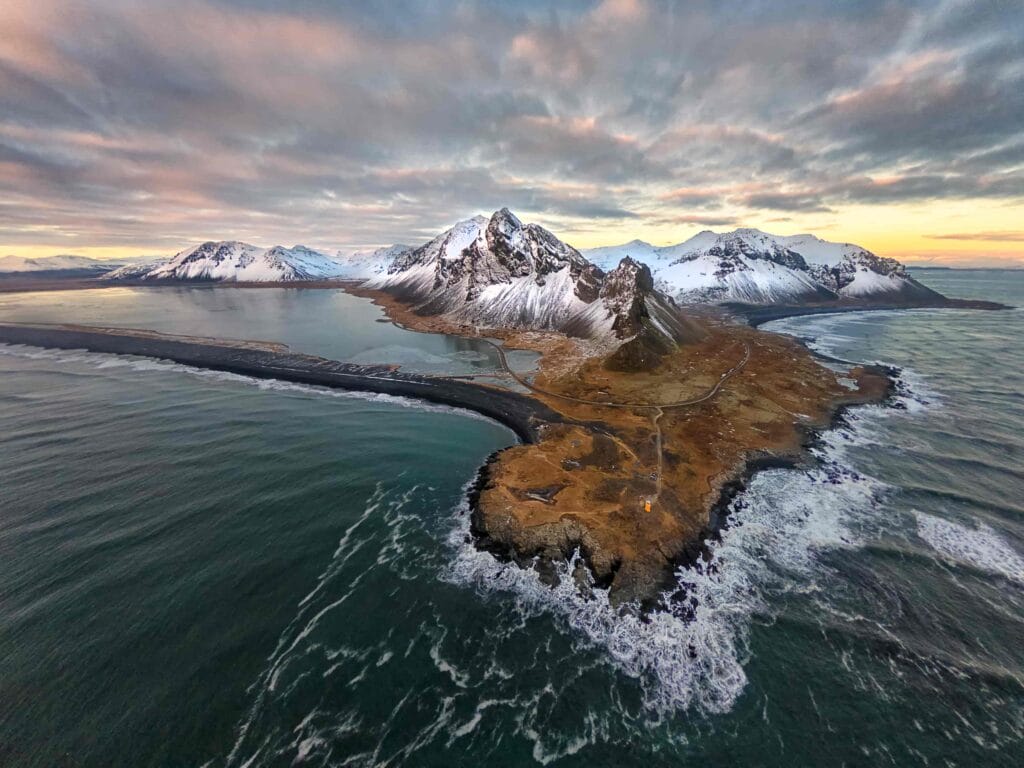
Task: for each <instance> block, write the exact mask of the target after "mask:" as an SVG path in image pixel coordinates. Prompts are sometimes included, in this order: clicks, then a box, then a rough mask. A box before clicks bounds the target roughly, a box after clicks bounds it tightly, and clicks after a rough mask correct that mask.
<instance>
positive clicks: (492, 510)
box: [350, 287, 893, 610]
mask: <svg viewBox="0 0 1024 768" xmlns="http://www.w3.org/2000/svg"><path fill="white" fill-rule="evenodd" d="M350 292H352V293H354V294H355V295H358V296H363V297H365V298H369V299H370V300H371V301H373V302H374V303H375V304H377V305H378V306H380V307H382V308H383V309H384V311H385V313H386V314H387V315H388V317H389V318H390V319H391V320H392V321H393V322H396V323H399V324H400V325H401V326H402V327H405V328H408V329H410V330H418V331H423V332H445V333H449V334H456V335H469V336H474V337H478V338H479V337H488V336H490V337H500V338H501V339H502V342H503V343H504V345H505V346H506V347H507V348H520V349H529V350H531V351H535V352H538V353H540V354H541V359H540V361H539V364H538V370H537V373H536V375H535V376H534V378H533V382H532V383H531V386H530V389H531V391H532V394H533V395H534V396H535V397H536V398H537V399H540V400H542V401H543V402H545V403H546V404H547V405H548V406H549V407H551V408H553V409H554V410H556V411H558V412H559V413H561V414H562V415H563V416H564V417H565V419H566V421H565V423H564V424H563V425H560V427H558V428H555V429H552V430H549V431H548V433H547V435H546V436H545V439H544V440H542V441H541V442H540V443H539V444H536V445H532V446H529V447H525V446H521V447H513V448H509V449H505V450H503V451H500V452H498V453H497V454H495V455H492V456H490V457H489V458H488V460H487V461H486V462H485V464H484V465H483V466H482V467H481V468H480V470H479V471H478V473H477V476H476V478H475V479H474V481H473V483H472V484H471V487H470V490H469V492H468V503H469V509H470V515H471V517H470V522H471V534H472V535H473V537H474V539H475V543H476V546H477V547H479V548H481V549H483V550H485V551H488V552H490V553H491V554H492V555H494V556H496V557H498V558H499V559H501V560H504V561H514V562H516V563H517V564H518V565H520V566H522V567H527V568H529V567H532V568H534V569H535V570H536V571H537V572H538V573H539V574H540V575H541V578H542V579H547V580H550V579H553V578H557V576H556V574H557V570H558V569H557V568H556V567H555V566H556V564H557V563H559V562H565V561H568V560H570V559H571V558H572V557H573V555H574V553H575V552H576V551H579V553H580V555H581V556H582V559H583V561H584V562H585V563H586V565H587V568H588V570H589V572H590V577H589V578H590V579H591V580H592V583H593V584H594V585H596V586H599V587H606V588H608V589H609V590H610V593H611V598H612V601H613V603H616V604H622V603H626V602H630V601H633V600H636V601H638V602H639V603H640V604H641V606H642V609H643V610H649V609H652V608H655V607H656V603H657V601H658V600H659V599H660V597H661V595H662V593H663V592H664V591H665V589H666V588H668V587H671V586H672V584H674V580H673V579H672V576H673V574H674V573H675V571H676V570H677V569H678V567H679V566H681V565H688V564H692V563H693V562H695V561H696V560H697V559H698V558H700V557H702V556H703V554H704V553H705V552H706V550H707V546H706V543H705V541H706V540H707V539H708V538H713V537H715V536H717V535H718V534H719V533H720V531H721V530H722V528H723V526H724V525H725V524H726V513H727V508H728V506H729V503H730V501H731V500H732V499H733V498H734V497H735V495H736V494H737V493H738V492H739V491H740V490H742V488H744V487H745V486H746V484H747V482H748V481H749V479H750V478H751V477H752V476H753V475H755V474H756V473H757V472H759V471H761V470H763V469H768V468H772V467H778V466H797V465H799V464H800V463H801V462H803V461H806V460H807V458H808V456H809V450H808V449H809V448H810V447H811V445H813V443H814V441H815V439H816V438H817V436H818V435H820V434H821V433H822V432H824V431H826V430H828V429H830V428H832V427H833V426H834V425H835V424H836V423H837V422H838V420H839V419H840V418H841V414H842V413H843V412H845V410H846V409H847V408H850V407H853V406H854V405H860V404H868V403H877V402H881V401H883V400H884V399H886V398H887V397H888V396H889V395H890V394H891V392H892V389H893V381H892V380H891V378H890V377H889V376H888V374H887V372H886V371H883V370H882V369H879V368H877V367H873V366H859V365H855V364H849V365H850V367H851V369H852V370H851V372H850V376H851V378H853V379H855V380H856V381H857V390H856V391H851V390H849V389H847V388H844V387H842V386H840V385H839V384H838V382H837V380H836V378H835V376H836V374H834V373H833V372H832V371H829V370H828V369H826V368H824V367H823V366H822V365H820V364H819V362H818V361H820V360H821V359H822V358H821V356H819V355H817V354H816V353H813V352H812V351H811V350H809V349H808V348H807V347H806V346H805V345H804V344H802V343H801V342H800V341H799V340H798V339H794V338H792V337H789V336H784V335H781V334H774V333H767V332H764V331H757V330H754V329H751V328H750V327H749V326H747V325H745V324H738V323H736V322H735V320H730V319H729V318H727V317H725V316H723V313H721V312H719V311H717V310H714V309H710V310H707V309H702V311H700V312H699V313H697V314H698V316H699V317H700V318H701V322H703V323H705V324H706V326H707V327H708V328H710V329H711V333H710V336H711V337H712V339H711V341H710V342H709V343H708V344H704V345H701V344H699V343H698V344H694V345H683V347H682V348H680V349H679V350H677V353H674V355H673V356H671V357H673V361H672V362H671V363H669V364H668V365H666V366H665V370H663V371H660V372H657V373H651V372H648V373H645V374H630V375H629V376H625V377H623V376H617V375H616V374H613V373H609V371H608V370H607V369H605V368H604V367H603V366H602V361H603V359H604V357H605V356H606V355H607V354H608V351H607V349H599V348H595V347H593V346H591V347H589V348H588V346H587V344H586V342H582V343H581V342H580V341H579V340H573V339H568V338H566V337H564V336H563V335H561V334H553V333H550V332H540V331H518V330H515V329H478V328H475V327H472V326H467V325H461V324H455V323H452V322H450V321H449V320H448V319H447V318H445V317H443V316H432V315H420V314H417V313H416V311H415V310H414V309H413V308H412V307H410V306H408V305H406V304H405V303H403V302H401V301H400V300H398V299H396V298H395V297H393V296H390V295H389V294H387V293H384V292H380V291H374V290H368V289H365V288H361V287H356V288H354V289H352V290H351V291H350ZM744 347H745V348H746V349H747V355H746V357H742V356H743V348H744ZM752 348H756V354H755V355H754V357H755V362H753V363H752V365H751V366H749V370H748V371H745V372H738V369H739V368H742V363H745V362H746V360H747V358H748V357H749V354H750V351H751V349H752ZM741 357H742V359H741ZM738 360H739V361H740V363H741V364H740V365H738V364H737V361H738ZM684 369H685V370H684ZM723 372H724V373H723ZM737 372H738V373H737ZM733 373H737V375H736V376H735V377H734V378H733V379H731V380H730V381H729V384H728V385H727V386H725V387H721V386H720V385H721V384H722V383H723V382H724V380H725V378H726V377H730V376H732V374H733ZM794 382H800V383H799V385H798V386H796V387H794V386H793V383H794ZM686 387H689V391H687V392H686V394H685V396H684V395H683V394H681V393H679V394H676V396H673V397H667V396H666V393H668V392H673V390H674V391H675V392H677V393H678V391H679V390H680V389H685V388H686ZM588 388H589V389H590V391H588ZM694 388H696V390H695V389H694ZM796 390H803V391H800V392H797V391H796ZM595 392H596V393H599V394H597V396H596V397H595ZM673 406H676V408H675V410H672V408H673ZM663 417H664V418H663ZM659 420H660V421H661V423H660V424H659V423H658V422H659ZM566 425H576V426H583V427H585V429H582V430H580V429H574V428H570V427H567V426H566ZM662 464H664V465H665V466H664V468H663V467H662ZM648 475H649V477H648ZM663 477H664V478H665V479H664V482H663V481H662V478H663ZM644 499H647V500H648V502H649V505H650V506H653V511H652V510H651V508H650V506H648V508H647V511H646V512H644V509H643V504H642V501H643V500H644ZM659 499H660V500H659Z"/></svg>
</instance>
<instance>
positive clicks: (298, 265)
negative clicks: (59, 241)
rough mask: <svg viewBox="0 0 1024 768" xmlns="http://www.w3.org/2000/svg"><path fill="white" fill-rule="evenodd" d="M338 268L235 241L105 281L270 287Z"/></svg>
mask: <svg viewBox="0 0 1024 768" xmlns="http://www.w3.org/2000/svg"><path fill="white" fill-rule="evenodd" d="M342 272H343V269H342V267H341V265H339V264H338V263H337V262H336V261H334V260H333V259H332V258H331V257H329V256H327V255H326V254H323V253H320V252H319V251H314V250H312V249H310V248H306V247H305V246H302V245H296V246H293V247H291V248H285V247H284V246H281V245H275V246H274V247H272V248H258V247H256V246H254V245H249V244H248V243H240V242H236V241H224V242H207V243H203V244H202V245H197V246H196V247H194V248H189V249H186V250H184V251H181V252H180V253H178V254H176V255H174V256H172V257H171V258H170V259H166V260H162V261H157V262H154V263H150V264H146V265H136V264H133V265H129V266H127V267H123V268H121V269H118V270H115V271H114V272H111V273H109V274H107V275H104V278H105V279H108V280H196V281H218V282H233V283H234V282H246V283H250V282H251V283H273V282H292V281H297V280H327V279H333V278H337V277H340V276H341V274H342Z"/></svg>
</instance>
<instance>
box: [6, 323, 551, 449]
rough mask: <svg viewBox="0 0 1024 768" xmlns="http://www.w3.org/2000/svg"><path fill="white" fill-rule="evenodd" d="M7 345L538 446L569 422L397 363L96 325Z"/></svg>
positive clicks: (9, 326)
mask: <svg viewBox="0 0 1024 768" xmlns="http://www.w3.org/2000/svg"><path fill="white" fill-rule="evenodd" d="M0 343H5V344H24V345H28V346H35V347H43V348H50V349H69V350H70V349H84V350H87V351H90V352H101V353H106V354H114V355H137V356H140V357H151V358H157V359H161V360H170V361H172V362H175V363H179V364H181V365H188V366H192V367H196V368H205V369H209V370H217V371H224V372H227V373H235V374H239V375H242V376H252V377H254V378H261V379H279V380H281V381H288V382H293V383H296V384H307V385H311V386H321V387H330V388H333V389H346V390H354V391H365V392H373V393H378V394H385V395H392V396H396V397H411V398H416V399H420V400H425V401H427V402H431V403H436V404H439V405H447V406H451V407H453V408H463V409H466V410H471V411H475V412H477V413H479V414H481V415H483V416H486V417H488V418H491V419H494V420H495V421H497V422H499V423H501V424H504V425H505V426H507V427H508V428H509V429H511V430H512V431H513V432H515V434H516V436H517V437H518V438H519V439H520V440H521V441H522V442H523V443H526V444H529V443H534V442H536V441H537V440H539V439H540V436H541V432H542V430H543V428H544V427H545V425H547V424H552V423H558V422H560V421H562V418H561V417H560V416H559V414H557V413H555V412H554V411H553V410H551V409H549V408H547V407H546V406H545V405H544V404H543V403H540V402H538V401H537V400H535V399H534V398H530V397H526V396H524V395H521V394H519V393H516V392H512V391H511V390H507V389H502V388H499V387H488V386H483V385H480V384H475V383H472V382H468V381H464V380H460V379H454V378H448V377H426V376H420V375H417V374H409V373H402V372H400V371H398V370H396V368H395V366H390V365H354V364H351V363H341V362H337V361H334V360H328V359H326V358H322V357H315V356H313V355H304V354H299V353H294V352H290V351H288V350H287V348H286V347H283V346H281V345H268V344H266V343H262V342H232V341H223V340H217V339H201V338H198V337H186V336H171V335H168V334H162V333H157V332H154V331H134V330H130V329H114V328H99V327H93V326H72V325H45V324H40V323H35V324H17V323H0Z"/></svg>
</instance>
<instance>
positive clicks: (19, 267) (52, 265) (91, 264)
mask: <svg viewBox="0 0 1024 768" xmlns="http://www.w3.org/2000/svg"><path fill="white" fill-rule="evenodd" d="M123 263H124V262H123V261H98V260H97V259H90V258H88V257H86V256H42V257H40V258H37V259H32V258H28V257H25V256H3V257H0V272H4V273H7V272H58V271H59V272H67V271H76V272H78V271H84V272H96V273H100V272H107V271H109V270H111V269H114V268H115V267H116V266H118V265H119V264H123Z"/></svg>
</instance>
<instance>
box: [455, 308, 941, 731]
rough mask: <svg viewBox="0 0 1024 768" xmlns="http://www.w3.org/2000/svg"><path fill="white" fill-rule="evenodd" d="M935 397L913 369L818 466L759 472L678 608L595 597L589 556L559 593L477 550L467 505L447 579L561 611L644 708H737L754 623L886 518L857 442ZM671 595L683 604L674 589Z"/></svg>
mask: <svg viewBox="0 0 1024 768" xmlns="http://www.w3.org/2000/svg"><path fill="white" fill-rule="evenodd" d="M824 329H825V325H824V324H822V325H821V327H820V328H817V329H815V330H816V331H817V332H818V333H819V335H820V334H821V333H822V331H824ZM935 400H936V396H935V394H934V393H933V392H931V391H930V390H929V389H928V387H927V384H926V382H925V381H924V380H923V379H922V378H921V377H919V376H917V375H916V374H915V373H914V372H912V371H909V370H906V369H904V370H902V371H900V373H899V375H898V377H897V390H896V393H895V395H894V397H893V399H892V402H891V403H889V404H887V405H879V406H865V407H861V408H858V409H856V410H854V411H852V412H850V413H848V414H847V415H846V417H845V418H844V420H843V423H842V424H840V425H839V426H838V427H837V428H836V429H833V430H830V431H828V432H826V433H824V434H823V435H822V437H821V438H820V440H819V441H818V443H817V445H815V446H814V447H813V448H812V449H811V453H812V455H813V457H814V458H815V459H816V461H815V462H814V463H813V464H812V465H811V466H809V467H808V468H804V469H772V470H767V471H762V472H759V473H757V474H755V476H754V477H753V478H752V479H751V480H750V482H749V483H748V485H747V488H746V489H745V490H744V491H743V492H742V493H740V494H739V495H738V496H737V498H736V499H735V500H734V501H733V502H732V503H731V505H730V507H729V513H728V524H727V527H726V528H725V530H723V531H722V532H721V535H720V538H719V539H718V540H712V541H708V542H707V546H708V550H709V552H710V559H709V560H708V561H707V562H705V563H704V564H703V565H701V564H698V565H697V566H695V567H693V568H680V570H679V571H678V572H677V574H676V577H677V582H678V585H679V586H681V587H684V588H685V594H686V598H684V600H685V604H683V605H680V604H678V603H677V604H676V606H675V609H673V610H670V611H658V612H654V613H652V614H651V615H649V616H647V617H642V618H641V617H638V616H636V615H634V614H633V613H630V612H628V611H622V610H620V609H617V608H615V607H614V606H612V604H611V603H610V601H609V598H608V592H607V591H606V590H601V589H594V590H593V596H592V597H591V598H590V599H587V598H585V597H584V596H582V595H581V594H580V592H579V591H578V590H577V588H576V586H575V583H574V581H573V579H572V576H571V574H572V572H573V570H574V568H575V566H576V564H577V559H574V560H573V561H572V562H570V563H566V564H562V565H561V566H560V568H559V577H560V579H559V585H558V586H556V587H555V588H551V587H549V586H547V585H545V584H543V583H542V582H541V581H540V578H539V576H538V574H537V573H536V572H535V571H533V570H531V569H523V568H520V567H518V566H516V565H514V564H506V563H501V562H499V561H497V560H495V559H494V558H493V557H492V556H491V555H489V554H487V553H484V552H481V551H479V550H478V549H476V548H475V547H474V546H473V544H472V543H471V537H470V534H469V520H468V517H469V516H468V514H466V513H467V510H466V508H465V507H463V508H462V509H461V510H459V514H458V516H457V517H456V522H455V524H454V526H453V529H452V530H451V532H450V534H449V537H448V540H449V544H450V545H451V546H452V547H453V548H454V549H455V551H456V555H455V559H454V562H453V564H452V565H451V567H450V568H449V570H448V572H447V574H446V578H448V579H449V580H451V581H453V582H456V583H461V584H469V585H472V586H473V587H474V588H476V589H477V590H479V591H480V592H482V593H491V592H501V593H505V594H510V595H512V596H513V597H514V599H515V600H516V601H517V602H518V603H519V604H520V606H521V607H522V609H523V610H525V611H527V612H536V611H546V612H549V613H551V614H552V615H554V616H556V617H557V618H558V619H559V620H560V621H561V622H563V623H564V625H565V626H567V627H568V628H569V629H570V631H571V632H572V633H573V634H574V635H575V636H576V637H577V638H578V639H579V641H580V642H582V643H584V644H586V645H588V646H591V647H596V648H599V649H602V650H603V651H604V652H605V653H606V654H607V658H608V659H609V660H610V662H611V663H612V664H613V665H614V666H615V667H617V668H618V669H619V670H620V671H621V672H623V673H624V674H626V675H628V676H630V677H632V678H635V679H636V680H637V681H639V683H640V685H641V688H642V691H643V699H644V704H645V705H646V706H647V707H648V708H649V709H651V710H653V711H654V712H656V713H669V712H671V711H674V710H688V709H695V710H697V711H699V712H702V713H706V714H714V713H721V712H726V711H728V710H730V709H731V708H732V707H733V705H734V704H735V702H736V701H737V699H738V698H739V696H740V695H741V694H742V692H743V690H744V688H745V687H746V684H747V677H746V673H745V671H744V666H745V663H746V661H747V659H748V658H749V631H750V627H751V624H752V620H753V619H755V618H757V617H763V618H768V619H770V618H771V615H772V612H773V608H772V605H773V601H772V598H773V596H775V595H779V594H782V593H784V592H786V591H790V590H800V589H813V588H814V586H813V585H814V583H815V581H816V579H817V578H818V576H819V575H820V574H821V573H822V572H823V571H825V570H827V568H828V566H827V565H825V563H824V562H823V559H822V558H821V557H819V555H820V554H821V553H823V552H826V551H834V550H836V549H843V548H855V547H859V546H861V545H862V544H863V543H864V542H865V540H866V536H867V533H866V532H867V531H868V530H870V529H872V528H873V527H874V521H875V520H877V519H878V515H877V514H875V512H876V510H877V509H878V507H879V505H881V504H882V503H883V502H884V500H885V498H886V495H887V492H888V490H889V487H888V486H887V485H886V484H885V483H883V482H881V481H880V480H877V479H875V478H872V477H870V476H868V475H865V474H863V473H861V472H859V471H857V470H856V469H855V468H854V466H853V462H852V459H851V456H850V449H851V448H854V447H857V446H865V445H870V444H872V443H874V442H877V441H878V440H880V439H881V437H880V436H879V435H878V429H877V427H878V425H879V423H880V422H881V420H883V419H888V418H891V417H893V416H894V415H897V414H900V413H903V414H910V415H913V414H916V413H917V412H919V411H921V410H923V409H925V408H927V407H929V406H930V405H931V404H932V403H934V402H935ZM577 558H578V556H577ZM671 592H678V590H671ZM665 599H666V601H668V603H669V604H670V605H671V604H672V600H671V597H670V594H669V593H666V594H665Z"/></svg>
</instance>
